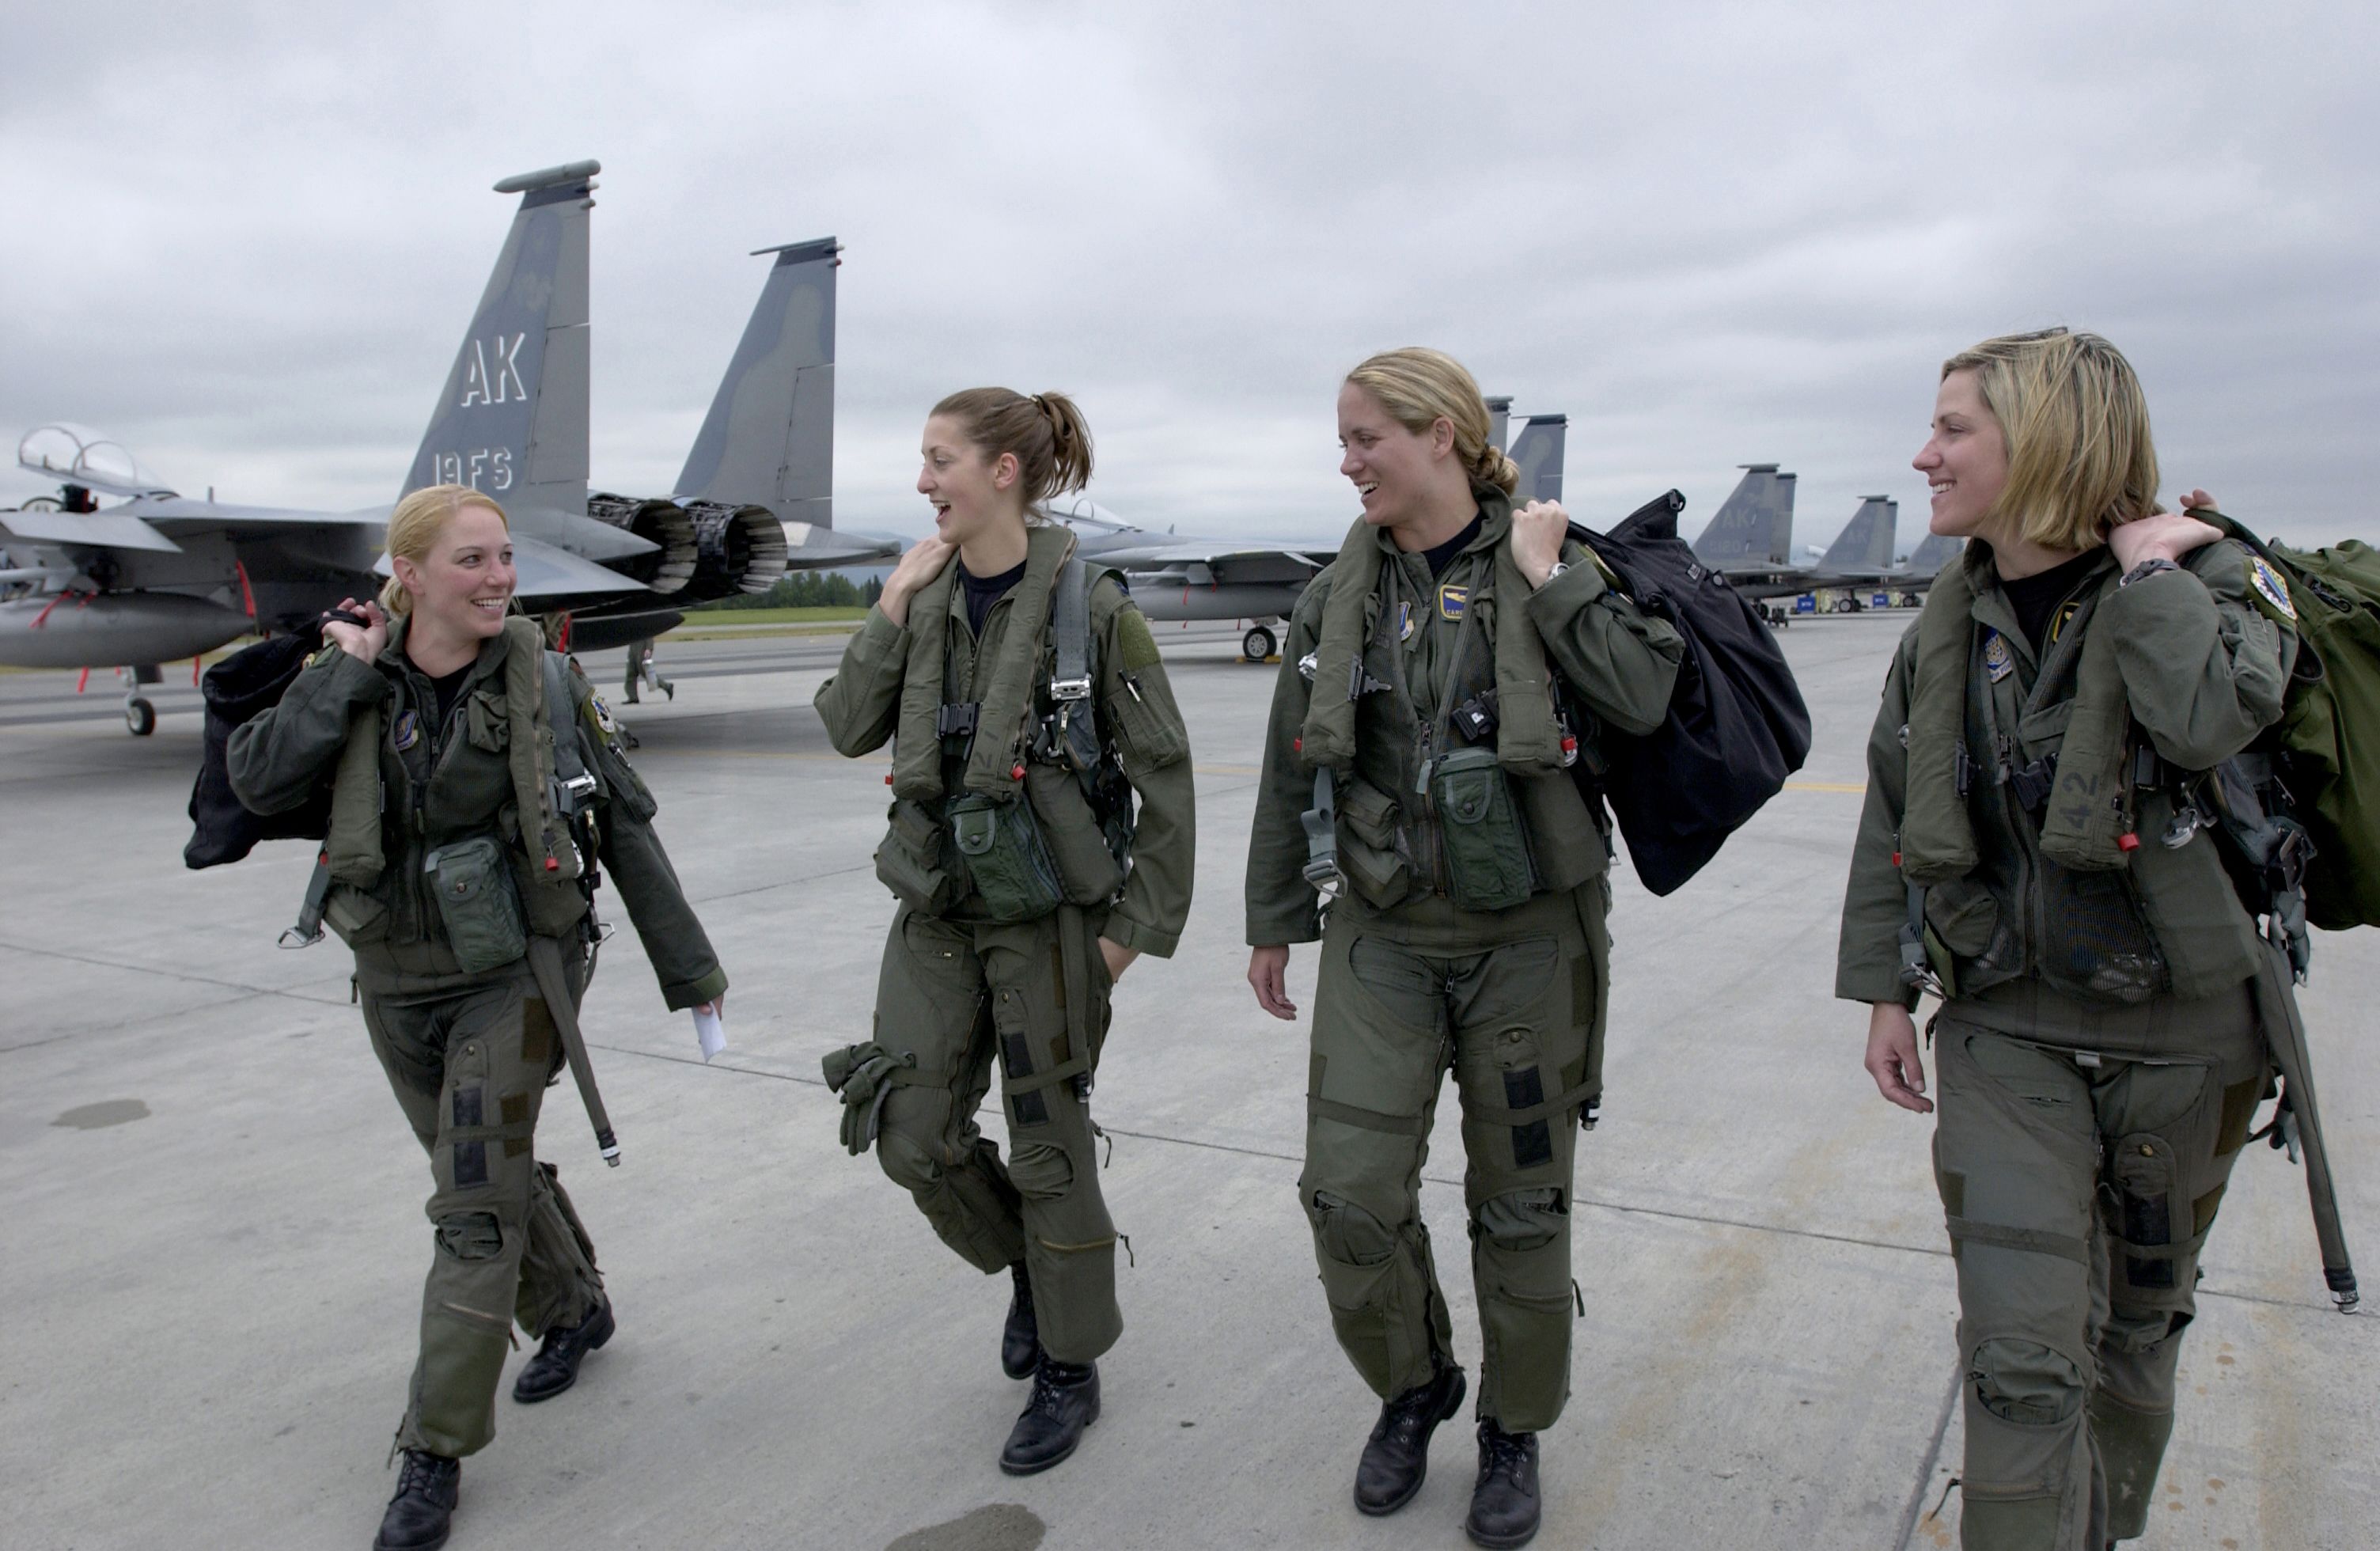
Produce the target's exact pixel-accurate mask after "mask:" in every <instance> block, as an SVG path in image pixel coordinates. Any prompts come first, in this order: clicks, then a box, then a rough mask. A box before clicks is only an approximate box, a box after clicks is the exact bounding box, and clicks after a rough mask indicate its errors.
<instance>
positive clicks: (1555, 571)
mask: <svg viewBox="0 0 2380 1551" xmlns="http://www.w3.org/2000/svg"><path fill="white" fill-rule="evenodd" d="M1569 569H1570V562H1569V561H1567V560H1557V561H1555V562H1554V563H1553V565H1552V566H1551V567H1550V568H1549V569H1548V571H1547V572H1546V579H1545V580H1544V581H1542V582H1539V583H1538V584H1537V585H1538V586H1539V587H1551V586H1553V582H1554V578H1555V577H1556V576H1560V575H1561V574H1562V573H1563V572H1565V571H1567V570H1569Z"/></svg>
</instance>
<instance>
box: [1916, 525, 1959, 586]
mask: <svg viewBox="0 0 2380 1551" xmlns="http://www.w3.org/2000/svg"><path fill="white" fill-rule="evenodd" d="M1966 547H1967V541H1966V540H1965V539H1945V538H1943V537H1942V536H1941V535H1940V534H1938V533H1928V534H1927V535H1926V536H1925V542H1924V543H1921V544H1919V545H1918V546H1917V548H1916V549H1914V550H1913V551H1910V555H1909V574H1910V575H1911V576H1933V575H1934V574H1935V573H1936V572H1937V571H1939V570H1941V569H1942V567H1943V566H1945V565H1948V564H1949V563H1950V559H1951V557H1952V556H1953V555H1956V554H1957V553H1958V552H1959V551H1961V550H1963V549H1965V548H1966Z"/></svg>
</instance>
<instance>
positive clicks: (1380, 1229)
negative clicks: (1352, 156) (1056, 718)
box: [1247, 349, 1684, 1546]
mask: <svg viewBox="0 0 2380 1551" xmlns="http://www.w3.org/2000/svg"><path fill="white" fill-rule="evenodd" d="M1489 424H1490V421H1489V419H1488V406H1487V403H1486V401H1485V400H1484V399H1482V398H1481V397H1480V394H1479V386H1478V383H1477V382H1475V381H1474V380H1473V378H1472V376H1471V373H1470V372H1468V371H1466V370H1463V367H1462V365H1461V364H1460V363H1459V362H1457V361H1455V360H1454V359H1453V358H1452V357H1449V356H1446V355H1444V354H1442V353H1440V352H1439V351H1436V350H1421V349H1407V350H1391V351H1389V352H1388V353H1386V354H1384V355H1378V356H1375V357H1372V358H1371V359H1369V360H1367V361H1366V362H1364V363H1363V364H1362V365H1361V366H1359V367H1357V368H1356V369H1355V370H1354V371H1351V372H1349V373H1348V374H1347V380H1346V382H1344V383H1343V384H1342V386H1341V388H1340V391H1339V441H1340V445H1341V446H1342V447H1343V448H1344V449H1345V454H1344V456H1343V457H1342V459H1341V461H1340V466H1339V467H1340V472H1341V473H1342V474H1344V475H1346V477H1347V478H1348V479H1350V480H1352V481H1354V486H1355V490H1356V493H1357V494H1358V496H1359V497H1360V498H1361V500H1362V502H1363V506H1364V515H1363V516H1362V518H1361V519H1360V520H1359V521H1358V522H1356V524H1355V525H1354V527H1353V528H1352V529H1350V530H1349V532H1348V535H1347V539H1346V542H1345V544H1344V546H1343V547H1342V549H1341V550H1340V552H1339V558H1338V559H1337V560H1336V561H1334V562H1332V563H1330V565H1328V566H1326V567H1324V568H1323V570H1322V571H1321V573H1320V574H1319V575H1318V576H1316V577H1315V579H1314V581H1313V583H1312V584H1311V585H1310V586H1308V587H1307V588H1306V589H1305V593H1304V595H1303V596H1301V597H1300V598H1299V600H1298V602H1297V608H1296V610H1295V612H1293V614H1292V616H1291V619H1290V624H1289V646H1288V648H1287V649H1286V650H1284V651H1283V653H1282V654H1281V656H1282V667H1281V677H1280V680H1279V682H1278V686H1277V687H1276V689H1275V690H1274V693H1273V707H1272V720H1271V724H1270V727H1269V733H1268V736H1267V739H1266V744H1265V758H1264V775H1263V780H1262V784H1261V786H1260V788H1259V791H1258V795H1257V814H1256V821H1255V825H1254V828H1253V830H1252V833H1251V835H1250V837H1249V843H1248V871H1247V939H1248V942H1249V943H1250V945H1251V947H1252V949H1253V951H1252V952H1251V954H1250V956H1249V960H1248V982H1249V984H1250V986H1252V987H1253V988H1255V991H1256V995H1257V1003H1258V1005H1260V1006H1262V1007H1263V1008H1264V1009H1265V1011H1266V1012H1270V1013H1271V1014H1272V1015H1273V1016H1275V1017H1277V1018H1294V1017H1295V1016H1296V1015H1297V1008H1296V1006H1295V1004H1294V1003H1293V1002H1292V1001H1290V1000H1289V998H1288V995H1287V987H1286V980H1287V972H1288V966H1289V947H1288V945H1289V944H1291V943H1293V942H1312V941H1315V940H1316V939H1320V941H1321V944H1322V967H1321V975H1320V980H1319V982H1318V986H1317V988H1316V990H1315V1012H1314V1035H1313V1060H1312V1063H1311V1065H1310V1067H1309V1069H1308V1070H1309V1072H1310V1077H1309V1086H1308V1090H1307V1093H1306V1115H1307V1120H1306V1130H1305V1172H1304V1173H1303V1174H1302V1175H1301V1176H1300V1178H1299V1180H1298V1198H1299V1201H1300V1203H1301V1204H1302V1205H1303V1206H1304V1207H1305V1214H1306V1218H1307V1220H1308V1222H1309V1224H1310V1225H1311V1227H1312V1229H1313V1230H1314V1247H1315V1254H1316V1255H1317V1257H1318V1260H1319V1262H1320V1264H1321V1269H1322V1287H1323V1292H1324V1294H1325V1295H1326V1297H1327V1299H1328V1301H1329V1303H1330V1323H1331V1326H1332V1327H1333V1329H1334V1330H1335V1331H1336V1333H1337V1335H1338V1337H1339V1343H1340V1345H1341V1346H1342V1347H1343V1348H1344V1349H1345V1350H1346V1352H1347V1355H1348V1357H1349V1359H1350V1360H1351V1361H1352V1362H1353V1363H1354V1365H1355V1369H1356V1371H1357V1372H1358V1373H1359V1374H1361V1375H1363V1378H1364V1381H1365V1382H1366V1384H1367V1385H1369V1386H1370V1387H1371V1388H1372V1391H1373V1392H1374V1393H1375V1394H1377V1395H1378V1396H1379V1397H1380V1400H1381V1401H1382V1404H1381V1407H1380V1415H1379V1420H1378V1423H1377V1424H1375V1425H1374V1426H1373V1428H1372V1431H1371V1436H1370V1437H1369V1438H1368V1439H1367V1440H1366V1444H1365V1447H1364V1450H1363V1455H1362V1458H1361V1460H1359V1462H1358V1463H1357V1465H1356V1470H1355V1488H1354V1496H1355V1506H1356V1508H1357V1509H1360V1510H1361V1511H1363V1512H1365V1513H1368V1514H1384V1513H1393V1512H1395V1511H1396V1510H1397V1509H1400V1508H1403V1506H1404V1505H1405V1503H1406V1502H1408V1501H1409V1500H1411V1498H1412V1497H1413V1496H1414V1494H1415V1492H1417V1491H1419V1490H1420V1488H1421V1484H1422V1478H1423V1475H1424V1473H1425V1472H1426V1471H1427V1468H1428V1463H1429V1439H1430V1434H1431V1432H1432V1431H1433V1430H1434V1429H1435V1428H1436V1427H1437V1425H1438V1424H1439V1422H1441V1421H1443V1420H1445V1419H1446V1418H1447V1417H1450V1416H1451V1415H1453V1414H1454V1412H1455V1410H1456V1408H1457V1407H1459V1406H1460V1405H1461V1404H1462V1403H1463V1391H1464V1387H1465V1385H1464V1380H1463V1369H1462V1368H1461V1367H1460V1366H1459V1365H1457V1363H1456V1362H1455V1359H1454V1346H1453V1330H1452V1326H1451V1322H1450V1320H1449V1319H1448V1317H1447V1304H1446V1297H1445V1294H1444V1293H1443V1292H1442V1291H1441V1290H1439V1283H1438V1274H1437V1269H1436V1266H1435V1265H1434V1264H1433V1262H1432V1260H1431V1257H1430V1248H1429V1235H1428V1233H1427V1230H1425V1229H1424V1228H1423V1226H1422V1220H1421V1212H1420V1202H1419V1199H1418V1195H1419V1190H1420V1185H1421V1166H1422V1159H1423V1156H1424V1154H1425V1152H1426V1150H1427V1145H1428V1138H1429V1132H1430V1122H1431V1119H1432V1117H1433V1116H1434V1115H1435V1114H1436V1112H1437V1107H1438V1096H1439V1087H1440V1085H1441V1084H1442V1082H1443V1080H1444V1078H1445V1075H1446V1072H1447V1070H1448V1069H1449V1068H1450V1067H1451V1068H1452V1070H1453V1072H1454V1080H1455V1089H1456V1092H1457V1094H1458V1095H1459V1096H1460V1097H1461V1100H1462V1105H1463V1151H1464V1153H1465V1155H1466V1157H1468V1160H1469V1168H1468V1169H1467V1170H1466V1172H1465V1176H1464V1189H1463V1195H1464V1200H1465V1204H1466V1205H1467V1206H1468V1207H1469V1210H1470V1218H1471V1257H1472V1279H1473V1284H1474V1287H1475V1290H1476V1292H1477V1295H1478V1302H1479V1321H1480V1336H1481V1348H1482V1351H1481V1357H1480V1373H1479V1396H1478V1408H1477V1414H1478V1419H1479V1472H1478V1475H1477V1477H1476V1479H1475V1484H1474V1487H1473V1492H1472V1497H1471V1509H1470V1515H1469V1519H1468V1521H1467V1523H1466V1528H1467V1529H1468V1531H1469V1533H1470V1535H1471V1538H1472V1539H1473V1540H1475V1541H1476V1542H1477V1543H1478V1544H1480V1545H1492V1546H1509V1545H1521V1544H1523V1543H1524V1542H1525V1541H1527V1540H1528V1539H1529V1538H1530V1537H1531V1536H1532V1535H1534V1534H1536V1530H1537V1524H1538V1521H1539V1518H1540V1511H1539V1496H1538V1488H1537V1433H1538V1432H1539V1430H1541V1429H1543V1428H1545V1427H1548V1426H1550V1425H1551V1424H1553V1422H1554V1419H1555V1418H1556V1417H1557V1416H1559V1415H1560V1412H1561V1408H1562V1402H1563V1400H1565V1399H1566V1398H1567V1397H1568V1395H1569V1393H1570V1323H1571V1313H1572V1300H1573V1296H1574V1286H1573V1282H1572V1280H1571V1272H1570V1220H1571V1210H1570V1207H1571V1165H1572V1146H1573V1140H1574V1139H1575V1137H1576V1134H1577V1130H1578V1127H1579V1126H1580V1125H1581V1124H1585V1125H1587V1126H1592V1125H1593V1124H1594V1123H1595V1120H1594V1117H1595V1108H1596V1104H1597V1100H1598V1099H1599V1097H1600V1096H1601V1090H1602V1079H1601V1069H1602V1047H1603V1014H1604V1008H1605V1005H1606V1002H1607V1000H1608V989H1607V988H1608V985H1609V939H1608V937H1607V936H1606V934H1605V930H1604V916H1605V913H1606V911H1607V910H1608V909H1609V901H1610V891H1609V885H1608V884H1607V882H1606V880H1605V878H1604V873H1605V871H1606V870H1607V869H1608V868H1609V866H1610V858H1611V852H1610V845H1609V834H1610V830H1611V821H1610V819H1609V817H1608V816H1607V815H1606V813H1605V811H1604V807H1603V804H1602V799H1601V796H1600V794H1599V788H1598V787H1597V785H1596V784H1595V781H1596V774H1597V772H1598V771H1599V770H1600V769H1602V762H1601V760H1600V758H1599V757H1598V755H1597V750H1596V747H1595V742H1596V736H1597V730H1598V729H1599V728H1601V727H1605V726H1610V727H1616V728H1619V729H1621V731H1623V732H1630V733H1645V732H1649V731H1651V730H1652V729H1653V728H1654V727H1655V726H1657V725H1658V723H1659V722H1660V721H1661V719H1662V718H1663V716H1664V715H1665V714H1666V713H1667V710H1668V708H1669V703H1670V689H1671V686H1672V685H1673V683H1674V682H1675V679H1676V675H1677V671H1678V664H1679V661H1680V660H1681V658H1682V653H1683V649H1684V648H1683V644H1682V641H1681V639H1680V637H1679V636H1678V634H1677V632H1676V631H1675V630H1673V629H1672V628H1671V627H1670V625H1669V624H1665V623H1664V622H1662V621H1660V620H1658V619H1655V618H1651V617H1649V616H1647V615H1645V613H1643V612H1640V611H1639V610H1638V609H1637V608H1636V606H1635V605H1634V604H1633V602H1631V601H1630V600H1628V599H1627V598H1625V597H1624V596H1622V595H1621V593H1619V592H1617V591H1616V590H1614V589H1613V588H1612V586H1611V583H1610V578H1609V576H1607V575H1606V574H1605V573H1604V572H1603V571H1602V570H1601V569H1600V568H1599V567H1598V566H1597V563H1595V561H1594V559H1593V557H1592V556H1591V555H1590V554H1589V553H1588V552H1587V551H1585V549H1583V548H1582V547H1581V546H1580V545H1578V544H1577V543H1575V542H1573V541H1571V540H1570V539H1568V538H1567V530H1568V521H1569V519H1568V517H1567V516H1566V515H1565V514H1564V513H1563V511H1562V509H1561V508H1560V506H1559V505H1555V504H1552V503H1543V502H1534V501H1533V502H1530V503H1527V504H1526V505H1524V506H1522V507H1521V508H1520V509H1518V510H1517V511H1516V510H1514V508H1513V505H1512V493H1513V491H1514V489H1515V487H1516V486H1517V485H1518V483H1519V473H1518V471H1517V470H1516V469H1515V468H1514V467H1512V460H1511V459H1510V458H1507V457H1506V456H1505V455H1504V454H1503V452H1502V451H1501V449H1500V448H1497V447H1494V446H1491V445H1489V443H1488V427H1489ZM1325 905H1328V907H1329V908H1328V909H1327V910H1325V909H1324V908H1323V907H1324V906H1325Z"/></svg>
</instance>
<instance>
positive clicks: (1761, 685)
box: [1570, 491, 1810, 894]
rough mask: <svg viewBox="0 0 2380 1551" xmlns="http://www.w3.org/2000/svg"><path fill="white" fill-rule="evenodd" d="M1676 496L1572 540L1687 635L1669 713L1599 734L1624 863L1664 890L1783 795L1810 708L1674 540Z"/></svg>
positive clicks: (1804, 750) (1711, 573)
mask: <svg viewBox="0 0 2380 1551" xmlns="http://www.w3.org/2000/svg"><path fill="white" fill-rule="evenodd" d="M1685 503H1686V498H1685V497H1684V496H1682V495H1681V494H1679V493H1678V492H1677V491H1670V492H1669V493H1667V494H1666V495H1663V496H1660V497H1659V498H1658V499H1656V500H1654V501H1652V502H1649V503H1646V504H1645V505H1644V506H1641V507H1639V508H1638V509H1637V510H1636V511H1634V512H1633V513H1631V514H1630V515H1628V516H1627V517H1626V518H1624V519H1622V520H1621V522H1620V523H1618V524H1617V525H1615V526H1614V527H1612V529H1611V531H1610V532H1609V533H1596V532H1593V531H1591V530H1589V529H1587V528H1585V527H1579V526H1578V525H1576V524H1573V525H1572V526H1571V530H1570V535H1571V537H1572V538H1573V539H1576V540H1578V542H1580V543H1581V544H1584V545H1585V546H1586V547H1587V548H1588V549H1589V550H1591V551H1594V553H1595V555H1596V556H1597V558H1598V559H1599V560H1601V561H1602V562H1603V563H1604V565H1605V566H1606V567H1608V568H1609V570H1610V571H1611V573H1612V574H1613V575H1614V576H1617V577H1618V578H1619V583H1620V590H1621V591H1622V592H1624V593H1626V594H1627V595H1628V596H1629V597H1631V598H1633V600H1635V601H1636V605H1637V607H1639V608H1641V609H1643V610H1644V611H1645V612H1646V613H1648V614H1652V615H1655V616H1657V617H1658V618H1661V619H1665V620H1667V621H1669V622H1670V624H1672V625H1674V626H1676V627H1677V631H1678V634H1679V635H1681V636H1684V637H1685V642H1686V655H1685V660H1683V661H1682V662H1681V663H1680V664H1679V665H1678V686H1677V688H1676V690H1675V691H1674V692H1673V693H1672V694H1671V696H1670V714H1669V716H1668V718H1667V719H1666V720H1664V721H1662V723H1661V725H1660V726H1658V727H1657V728H1655V729H1654V730H1653V731H1652V732H1650V733H1646V734H1645V735H1644V736H1643V737H1632V736H1630V735H1628V734H1626V733H1620V732H1618V731H1615V730H1609V729H1607V730H1605V732H1604V733H1603V736H1602V738H1601V740H1600V741H1601V744H1602V746H1603V749H1604V751H1605V754H1606V757H1607V758H1608V759H1609V767H1610V768H1609V774H1608V777H1607V779H1606V780H1605V782H1603V787H1604V795H1605V796H1606V797H1607V798H1608V799H1609V802H1610V804H1611V812H1612V816H1613V818H1616V819H1618V820H1619V824H1620V832H1621V834H1622V835H1623V836H1625V837H1626V838H1627V841H1628V858H1629V860H1630V861H1631V862H1633V863H1634V864H1635V867H1636V876H1637V877H1638V878H1642V879H1643V880H1644V883H1645V888H1647V889H1649V890H1651V891H1653V892H1654V893H1656V894H1667V893H1669V892H1670V891H1673V890H1675V889H1676V888H1677V887H1678V886H1679V885H1680V884H1682V883H1683V882H1685V881H1686V879H1688V878H1692V877H1693V876H1694V874H1695V873H1697V872H1699V871H1700V870H1701V869H1702V867H1703V866H1704V864H1706V863H1707V862H1708V861H1709V860H1710V859H1711V858H1712V857H1713V856H1715V855H1717V854H1718V848H1719V847H1720V845H1721V844H1723V843H1725V842H1726V840H1727V837H1728V836H1729V835H1730V834H1733V833H1734V832H1735V831H1736V830H1738V829H1740V828H1742V827H1743V823H1744V821H1745V820H1746V819H1748V818H1751V817H1752V816H1753V815H1754V814H1755V813H1756V812H1758V811H1759V810H1760V806H1761V805H1762V804H1764V803H1766V802H1767V800H1768V799H1769V798H1771V797H1773V796H1775V795H1776V794H1778V793H1779V792H1780V791H1782V790H1783V789H1784V786H1785V778H1786V777H1787V776H1790V775H1791V774H1792V773H1793V772H1794V771H1795V770H1798V769H1801V768H1802V761H1803V759H1804V758H1806V757H1808V755H1809V752H1810V711H1809V708H1808V707H1807V706H1805V705H1804V704H1803V700H1802V690H1801V686H1800V685H1798V684H1796V683H1795V682H1794V680H1793V670H1792V669H1791V668H1790V667H1788V666H1787V665H1786V662H1785V654H1784V653H1783V652H1782V651H1780V650H1779V648H1778V646H1777V642H1776V638H1775V636H1774V635H1773V634H1772V633H1771V632H1770V630H1769V628H1768V626H1767V624H1763V623H1762V622H1761V619H1760V616H1759V614H1758V613H1756V612H1755V611H1754V609H1753V607H1752V605H1751V604H1750V603H1748V602H1746V601H1745V600H1744V598H1743V594H1741V593H1739V592H1737V591H1736V590H1735V589H1734V588H1731V587H1730V586H1729V585H1728V583H1727V578H1726V577H1725V576H1721V575H1720V574H1719V573H1718V572H1717V571H1715V570H1712V569H1711V568H1709V567H1708V566H1706V565H1704V564H1703V563H1701V562H1700V561H1699V560H1697V559H1695V558H1694V551H1693V549H1692V548H1690V547H1689V546H1688V545H1687V544H1686V542H1685V541H1684V540H1683V539H1680V538H1679V537H1678V513H1679V512H1680V511H1682V510H1683V509H1684V507H1685Z"/></svg>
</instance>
